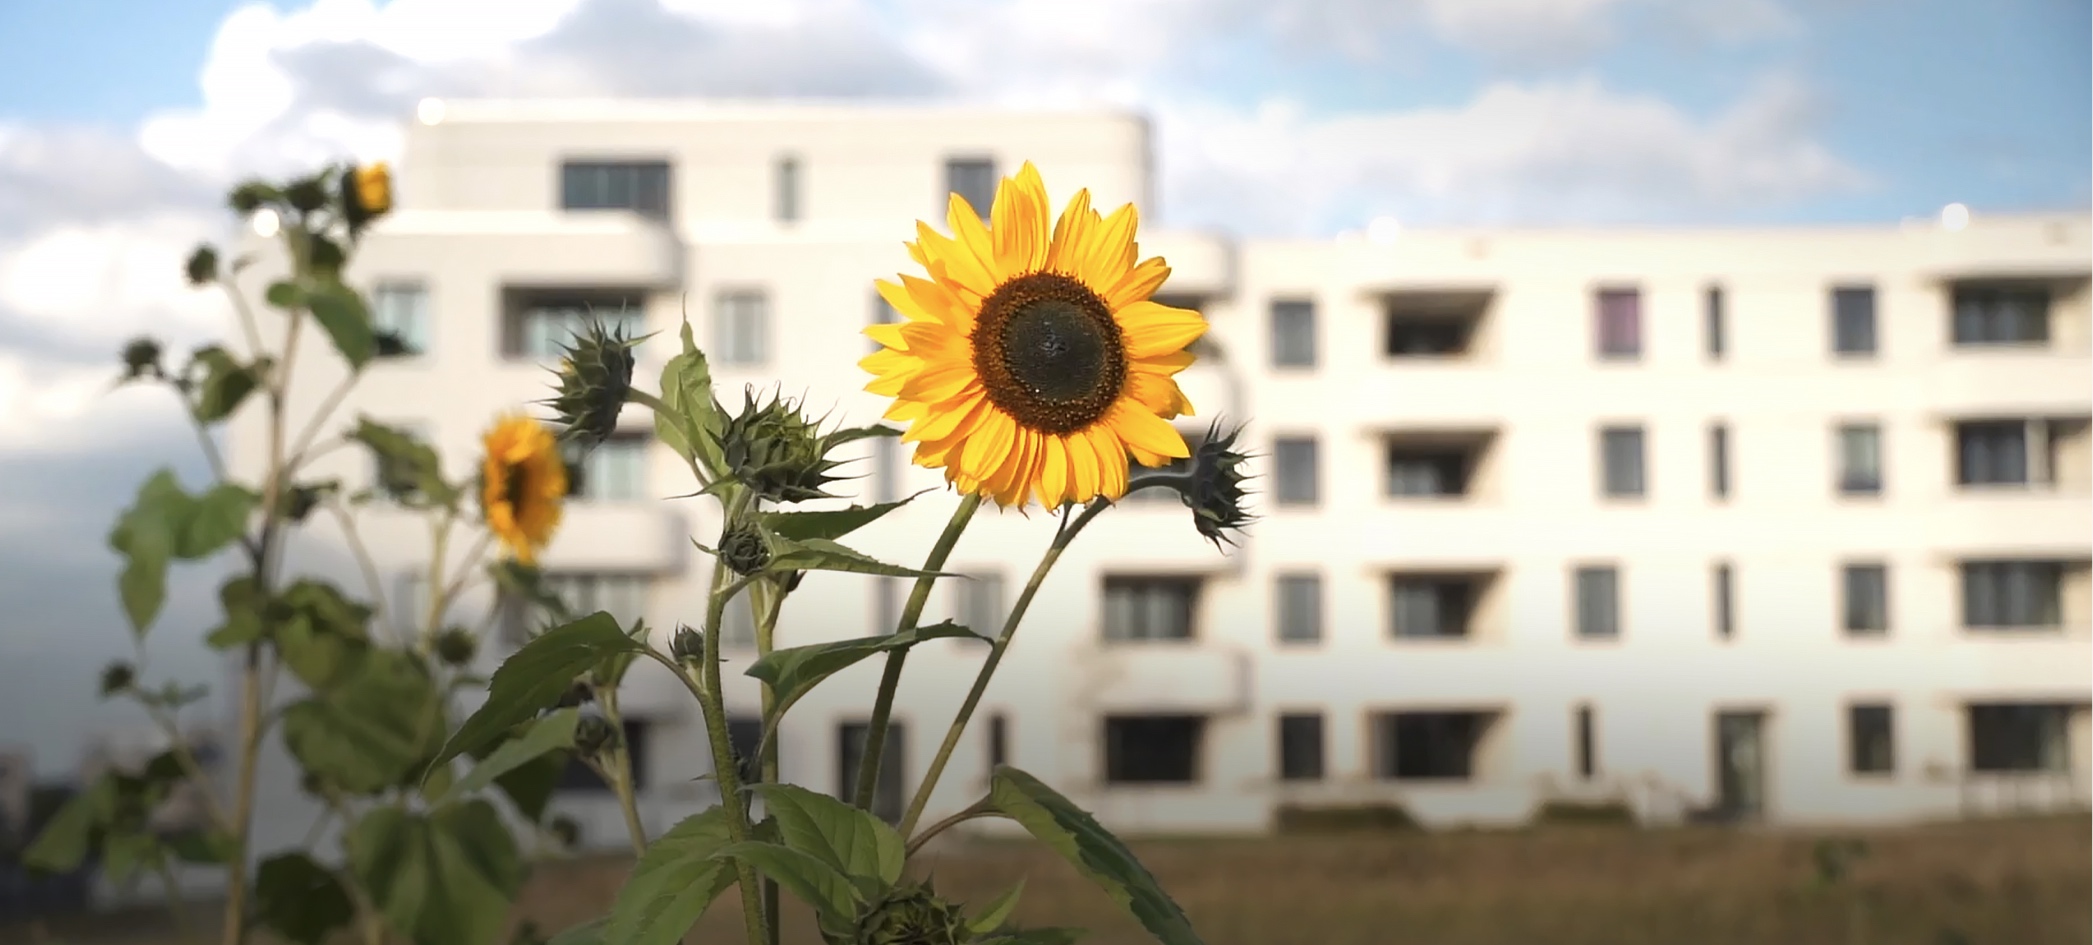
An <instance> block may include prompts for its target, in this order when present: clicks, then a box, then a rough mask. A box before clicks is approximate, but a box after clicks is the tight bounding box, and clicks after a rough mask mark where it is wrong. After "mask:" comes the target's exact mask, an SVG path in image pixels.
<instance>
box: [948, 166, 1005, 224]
mask: <svg viewBox="0 0 2093 945" xmlns="http://www.w3.org/2000/svg"><path fill="white" fill-rule="evenodd" d="M945 189H946V190H948V191H950V192H952V193H955V194H958V195H959V196H961V197H963V198H965V199H966V202H967V203H968V204H969V205H971V206H972V207H973V208H974V212H975V213H977V214H980V215H981V219H982V222H989V216H990V214H991V213H992V212H993V211H994V209H995V205H996V161H995V159H994V158H983V157H977V158H952V159H949V160H947V161H946V162H945ZM938 209H939V210H941V211H942V210H943V209H945V208H944V207H942V206H940V207H939V208H938Z"/></svg>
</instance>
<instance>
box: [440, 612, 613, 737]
mask: <svg viewBox="0 0 2093 945" xmlns="http://www.w3.org/2000/svg"><path fill="white" fill-rule="evenodd" d="M644 647H645V644H643V643H641V642H640V641H639V640H635V639H633V638H632V637H630V636H628V635H626V633H625V630H624V628H622V627H619V626H618V621H617V618H615V617H612V616H611V615H609V614H607V613H604V612H602V611H597V612H596V613H593V614H590V615H588V616H586V617H583V618H581V619H580V620H576V621H574V622H573V623H570V624H567V625H566V626H563V627H555V628H553V629H552V630H549V631H546V632H545V633H544V634H542V635H540V636H539V637H538V638H537V639H535V640H532V641H530V642H529V643H526V644H524V645H523V648H522V649H519V650H517V651H516V652H515V654H513V655H511V656H510V657H509V658H508V659H506V660H503V661H502V664H501V666H500V668H498V669H496V670H495V671H494V677H493V678H492V679H490V680H488V682H487V702H486V704H485V705H482V706H480V709H479V711H477V712H474V713H473V714H472V717H471V718H468V719H466V720H465V724H464V725H461V726H459V727H458V731H457V734H455V735H452V736H451V739H450V741H449V742H448V743H447V744H445V745H444V746H443V750H442V751H440V752H438V753H437V755H436V758H435V763H436V764H442V763H444V762H447V761H449V760H451V759H452V758H456V757H458V756H459V755H462V754H465V753H466V752H469V751H473V750H475V749H477V748H479V747H481V746H483V745H488V744H492V743H493V742H494V741H496V740H498V739H500V738H501V737H502V735H503V734H505V733H507V732H508V731H509V730H510V729H512V728H514V727H515V726H516V725H517V723H519V722H523V721H526V720H528V719H530V718H532V717H534V716H536V715H537V714H538V713H540V712H543V711H545V710H546V709H550V708H552V707H554V706H556V705H558V704H559V701H560V697H561V696H564V695H566V694H567V692H568V691H569V690H570V689H572V688H573V687H574V680H575V679H576V678H578V677H579V676H581V674H583V673H586V672H588V671H589V670H590V669H593V668H595V666H596V665H597V664H598V663H601V662H602V661H603V659H604V658H605V657H608V656H611V655H614V654H618V653H636V652H639V651H640V650H641V649H643V648H644Z"/></svg>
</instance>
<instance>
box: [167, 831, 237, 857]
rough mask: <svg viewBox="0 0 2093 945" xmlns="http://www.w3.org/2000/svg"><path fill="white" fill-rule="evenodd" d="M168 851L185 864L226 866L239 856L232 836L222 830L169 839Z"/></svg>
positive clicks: (188, 833) (181, 834)
mask: <svg viewBox="0 0 2093 945" xmlns="http://www.w3.org/2000/svg"><path fill="white" fill-rule="evenodd" d="M167 849H168V850H169V851H170V852H172V853H173V854H174V855H175V856H176V857H178V858H180V859H181V861H182V862H184V863H210V864H224V863H230V862H232V859H233V857H234V856H236V855H238V854H239V847H238V846H237V845H235V844H234V843H233V838H232V835H231V834H228V833H226V832H224V831H221V830H215V829H207V830H191V831H186V832H183V833H178V834H175V835H174V836H172V837H168V838H167Z"/></svg>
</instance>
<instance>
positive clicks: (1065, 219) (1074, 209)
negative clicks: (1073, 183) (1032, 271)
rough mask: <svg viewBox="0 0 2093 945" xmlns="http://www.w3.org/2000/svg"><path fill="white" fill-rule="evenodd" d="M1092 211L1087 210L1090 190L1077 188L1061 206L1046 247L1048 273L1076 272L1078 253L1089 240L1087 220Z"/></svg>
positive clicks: (1088, 220) (1071, 273)
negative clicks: (1059, 215)
mask: <svg viewBox="0 0 2093 945" xmlns="http://www.w3.org/2000/svg"><path fill="white" fill-rule="evenodd" d="M1094 216H1096V214H1094V213H1092V212H1091V211H1090V191H1089V190H1087V189H1085V190H1078V191H1076V195H1075V196H1073V197H1070V198H1069V199H1068V206H1066V207H1064V208H1062V210H1061V218H1060V219H1058V220H1056V221H1054V238H1053V241H1052V242H1051V243H1050V244H1048V246H1047V259H1046V268H1047V269H1048V270H1049V271H1052V272H1059V273H1063V274H1065V275H1076V274H1077V272H1078V270H1077V269H1076V268H1075V267H1076V265H1077V264H1078V256H1079V254H1080V253H1081V251H1082V248H1083V247H1084V246H1085V245H1086V244H1087V243H1088V242H1089V240H1090V220H1091V218H1092V217H1094Z"/></svg>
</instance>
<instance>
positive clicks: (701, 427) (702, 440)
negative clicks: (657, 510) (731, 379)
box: [654, 319, 725, 480]
mask: <svg viewBox="0 0 2093 945" xmlns="http://www.w3.org/2000/svg"><path fill="white" fill-rule="evenodd" d="M681 337H682V340H683V351H682V352H681V353H679V354H677V355H676V356H675V357H672V358H670V359H669V362H668V363H667V364H665V365H663V366H662V368H661V403H662V406H663V407H666V408H668V411H667V412H666V413H663V412H659V411H657V412H656V413H655V414H654V435H655V436H656V437H658V438H659V439H660V440H661V441H662V442H663V443H666V444H668V445H669V448H670V449H673V450H675V451H676V455H678V456H681V457H683V458H684V460H685V461H686V462H689V463H690V464H691V471H692V472H693V473H700V474H701V475H702V476H703V477H704V478H707V479H714V480H716V479H718V478H719V470H720V467H721V466H723V465H724V464H725V463H724V460H723V458H722V456H721V455H720V449H719V442H718V441H717V440H716V439H714V436H715V435H716V434H718V433H719V429H720V416H719V405H718V403H717V402H716V401H714V400H713V398H712V367H711V365H709V364H708V363H706V360H705V352H703V351H700V350H698V345H697V342H696V341H694V340H693V339H692V336H691V331H690V321H689V320H688V319H686V320H685V321H684V322H683V332H682V336H681Z"/></svg>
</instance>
